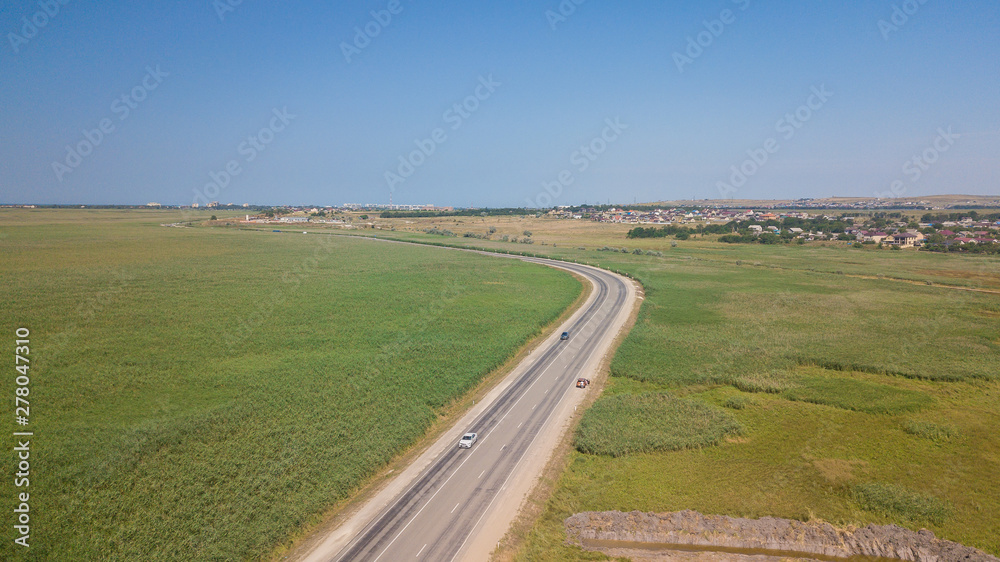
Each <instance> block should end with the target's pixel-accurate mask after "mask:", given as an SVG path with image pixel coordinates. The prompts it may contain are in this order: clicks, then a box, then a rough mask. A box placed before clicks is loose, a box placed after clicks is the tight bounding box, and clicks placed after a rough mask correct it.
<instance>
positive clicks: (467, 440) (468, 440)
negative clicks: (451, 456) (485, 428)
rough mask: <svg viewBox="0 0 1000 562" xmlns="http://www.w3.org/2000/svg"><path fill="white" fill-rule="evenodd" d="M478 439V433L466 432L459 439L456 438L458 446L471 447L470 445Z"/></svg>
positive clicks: (460, 447) (462, 447)
mask: <svg viewBox="0 0 1000 562" xmlns="http://www.w3.org/2000/svg"><path fill="white" fill-rule="evenodd" d="M478 439H479V434H478V433H466V434H465V435H463V436H462V438H461V439H459V440H458V448H459V449H471V448H472V446H473V445H475V444H476V441H477V440H478Z"/></svg>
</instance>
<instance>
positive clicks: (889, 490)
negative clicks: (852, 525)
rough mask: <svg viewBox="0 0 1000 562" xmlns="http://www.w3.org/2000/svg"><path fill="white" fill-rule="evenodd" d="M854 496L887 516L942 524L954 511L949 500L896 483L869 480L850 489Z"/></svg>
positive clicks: (871, 509) (874, 511) (857, 500)
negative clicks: (919, 492) (945, 500)
mask: <svg viewBox="0 0 1000 562" xmlns="http://www.w3.org/2000/svg"><path fill="white" fill-rule="evenodd" d="M851 497H852V498H853V499H854V501H856V502H858V505H860V506H861V508H862V509H865V510H867V511H871V512H873V513H878V514H881V515H883V516H885V517H890V518H897V517H902V518H904V519H908V520H910V521H930V522H931V523H935V524H937V525H940V524H942V523H944V521H945V520H946V519H948V515H949V513H950V511H951V509H950V506H949V505H948V503H947V502H944V501H942V500H939V499H937V498H935V497H932V496H925V495H922V494H918V493H917V492H913V491H911V490H908V489H906V488H904V487H902V486H899V485H897V484H882V483H880V482H866V483H863V484H857V485H855V486H854V487H853V488H852V489H851Z"/></svg>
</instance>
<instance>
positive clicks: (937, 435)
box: [903, 420, 958, 441]
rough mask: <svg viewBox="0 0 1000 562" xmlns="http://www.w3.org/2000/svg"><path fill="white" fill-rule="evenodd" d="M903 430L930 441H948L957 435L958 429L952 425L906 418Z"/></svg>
mask: <svg viewBox="0 0 1000 562" xmlns="http://www.w3.org/2000/svg"><path fill="white" fill-rule="evenodd" d="M903 431H905V432H906V433H909V434H910V435H916V436H917V437H923V438H924V439H930V440H931V441H948V440H950V439H952V438H954V437H956V436H957V435H958V430H957V429H956V428H955V426H953V425H950V424H938V423H934V422H929V421H917V420H906V423H905V424H904V425H903Z"/></svg>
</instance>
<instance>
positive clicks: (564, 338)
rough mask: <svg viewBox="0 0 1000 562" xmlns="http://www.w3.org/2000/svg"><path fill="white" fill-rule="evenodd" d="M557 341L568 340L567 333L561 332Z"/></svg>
mask: <svg viewBox="0 0 1000 562" xmlns="http://www.w3.org/2000/svg"><path fill="white" fill-rule="evenodd" d="M559 339H561V340H568V339H569V332H563V333H562V337H560V338H559Z"/></svg>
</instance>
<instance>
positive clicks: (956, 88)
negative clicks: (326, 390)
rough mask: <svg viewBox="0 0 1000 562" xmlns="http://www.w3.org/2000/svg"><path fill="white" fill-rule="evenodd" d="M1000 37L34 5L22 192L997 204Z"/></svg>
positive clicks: (12, 26)
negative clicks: (924, 198)
mask: <svg viewBox="0 0 1000 562" xmlns="http://www.w3.org/2000/svg"><path fill="white" fill-rule="evenodd" d="M997 29H1000V5H998V4H997V3H996V2H990V1H986V0H974V1H971V2H966V3H963V4H961V5H952V4H947V3H942V2H919V1H917V0H906V1H902V2H900V1H877V2H868V3H864V4H863V5H829V4H816V3H811V4H808V5H806V4H802V3H794V2H790V1H783V2H772V3H759V2H756V1H755V0H718V1H716V2H710V3H704V2H694V1H683V2H678V3H675V4H671V5H664V4H662V3H657V2H634V3H629V4H628V6H627V7H623V6H621V5H616V4H610V3H602V2H583V1H582V0H566V1H563V2H559V1H552V2H542V3H537V4H533V5H530V6H525V5H488V4H486V5H450V4H449V5H437V4H422V3H414V2H410V1H409V0H378V1H365V2H360V3H351V4H347V3H334V4H330V3H323V2H301V3H296V4H294V5H269V4H255V3H248V2H242V3H240V2H234V1H230V0H219V1H214V2H208V1H206V2H202V3H195V4H190V5H180V4H164V5H159V4H152V5H150V4H133V3H128V2H122V1H120V0H113V1H111V2H107V3H105V4H102V6H101V10H97V9H96V8H94V7H93V6H89V5H86V4H77V3H70V2H67V3H63V2H61V1H60V2H38V1H22V0H16V1H12V2H8V3H6V4H5V7H4V9H3V11H2V13H0V30H2V31H3V32H4V37H5V39H6V41H5V42H4V43H5V44H4V45H2V46H0V73H2V75H3V76H4V80H3V81H0V98H2V99H3V100H4V103H3V109H4V110H3V111H2V112H0V123H2V130H3V132H4V134H2V135H0V203H9V204H16V203H23V204H27V203H34V204H84V205H88V204H90V205H95V204H130V205H144V204H146V203H147V202H153V201H155V202H159V203H162V204H164V205H188V206H190V205H191V204H193V203H199V204H200V205H202V206H204V205H205V204H206V203H207V202H209V201H217V200H218V201H236V202H238V204H242V203H248V204H251V205H280V204H291V205H306V204H316V205H340V204H343V202H348V201H356V202H358V203H378V204H388V203H389V202H390V198H391V201H392V202H393V203H395V204H400V205H426V204H430V205H436V206H441V207H444V206H454V207H530V206H534V207H540V208H545V207H551V206H557V205H580V204H585V203H589V204H601V203H603V202H612V203H617V204H628V203H631V202H633V201H634V202H640V203H641V202H655V201H669V200H704V199H710V200H715V199H796V198H822V197H830V196H853V197H880V198H883V199H894V198H900V197H919V196H921V195H930V194H949V193H973V194H984V195H989V194H996V193H1000V105H998V104H997V100H998V99H1000V34H998V33H996V30H997Z"/></svg>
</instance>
